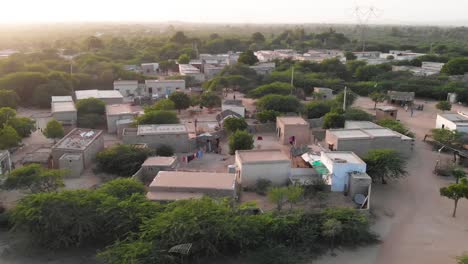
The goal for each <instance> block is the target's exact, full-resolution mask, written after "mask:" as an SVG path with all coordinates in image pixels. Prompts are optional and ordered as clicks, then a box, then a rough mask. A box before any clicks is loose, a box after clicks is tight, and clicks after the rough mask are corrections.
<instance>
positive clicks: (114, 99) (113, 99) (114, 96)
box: [75, 90, 123, 104]
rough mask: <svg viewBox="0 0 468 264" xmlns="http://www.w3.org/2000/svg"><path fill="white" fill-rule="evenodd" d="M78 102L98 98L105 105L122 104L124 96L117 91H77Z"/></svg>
mask: <svg viewBox="0 0 468 264" xmlns="http://www.w3.org/2000/svg"><path fill="white" fill-rule="evenodd" d="M75 98H76V100H77V101H78V100H83V99H88V98H96V99H99V100H102V101H103V102H104V103H105V104H122V103H123V96H122V94H121V93H120V92H119V91H116V90H79V91H75Z"/></svg>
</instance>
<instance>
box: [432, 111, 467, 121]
mask: <svg viewBox="0 0 468 264" xmlns="http://www.w3.org/2000/svg"><path fill="white" fill-rule="evenodd" d="M438 115H439V116H441V117H443V118H445V119H447V120H449V121H452V122H454V123H468V116H465V115H462V114H459V113H446V114H438Z"/></svg>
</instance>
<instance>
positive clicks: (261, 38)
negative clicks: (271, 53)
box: [251, 32, 265, 43]
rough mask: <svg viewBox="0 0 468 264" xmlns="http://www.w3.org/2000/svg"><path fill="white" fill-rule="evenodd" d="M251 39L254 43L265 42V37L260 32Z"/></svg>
mask: <svg viewBox="0 0 468 264" xmlns="http://www.w3.org/2000/svg"><path fill="white" fill-rule="evenodd" d="M251 39H252V41H253V42H254V43H263V42H265V36H264V35H263V34H262V33H260V32H255V33H253V34H252V37H251Z"/></svg>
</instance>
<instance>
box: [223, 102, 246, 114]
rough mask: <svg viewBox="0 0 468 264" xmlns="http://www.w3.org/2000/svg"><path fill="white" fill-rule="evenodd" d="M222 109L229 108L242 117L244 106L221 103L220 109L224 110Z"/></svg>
mask: <svg viewBox="0 0 468 264" xmlns="http://www.w3.org/2000/svg"><path fill="white" fill-rule="evenodd" d="M224 110H231V111H233V112H235V113H238V114H239V115H241V116H242V117H245V107H243V106H237V105H226V104H223V105H222V106H221V111H224Z"/></svg>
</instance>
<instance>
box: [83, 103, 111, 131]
mask: <svg viewBox="0 0 468 264" xmlns="http://www.w3.org/2000/svg"><path fill="white" fill-rule="evenodd" d="M76 109H77V113H78V126H79V127H86V128H96V127H99V126H101V125H103V124H104V122H105V116H104V115H105V112H106V104H105V103H104V102H103V101H102V100H99V99H96V98H88V99H82V100H78V102H77V103H76Z"/></svg>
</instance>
